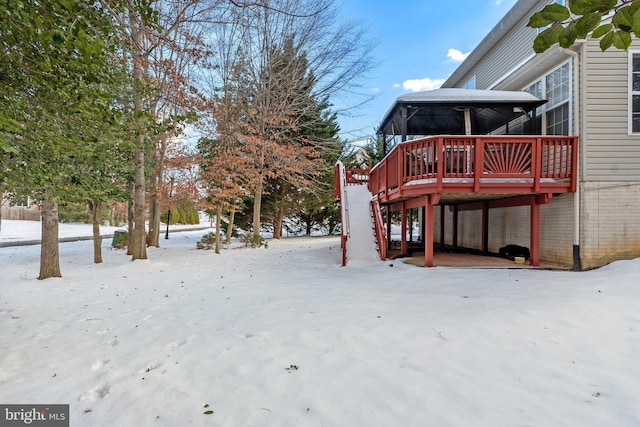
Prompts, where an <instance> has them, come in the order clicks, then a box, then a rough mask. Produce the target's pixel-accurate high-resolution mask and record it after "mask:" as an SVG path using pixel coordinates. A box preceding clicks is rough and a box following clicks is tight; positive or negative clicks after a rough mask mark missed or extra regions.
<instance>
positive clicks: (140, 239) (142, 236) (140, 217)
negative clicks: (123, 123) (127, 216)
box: [131, 134, 147, 261]
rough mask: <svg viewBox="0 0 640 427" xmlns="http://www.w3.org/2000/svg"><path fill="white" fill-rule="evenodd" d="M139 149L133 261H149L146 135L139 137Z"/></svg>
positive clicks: (132, 249)
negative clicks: (145, 161)
mask: <svg viewBox="0 0 640 427" xmlns="http://www.w3.org/2000/svg"><path fill="white" fill-rule="evenodd" d="M137 139H138V144H139V145H138V149H137V151H136V154H135V165H136V178H135V190H134V194H133V229H132V230H131V234H132V235H131V237H132V240H131V242H132V248H131V260H132V261H135V260H137V259H147V236H146V230H145V227H146V224H145V223H146V215H145V195H146V193H145V179H144V151H142V145H143V144H144V135H142V134H141V135H138V138H137Z"/></svg>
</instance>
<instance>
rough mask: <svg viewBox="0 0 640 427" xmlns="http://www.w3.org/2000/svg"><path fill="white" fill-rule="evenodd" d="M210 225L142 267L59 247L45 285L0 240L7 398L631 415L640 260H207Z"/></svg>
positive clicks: (309, 413) (159, 421)
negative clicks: (536, 265)
mask: <svg viewBox="0 0 640 427" xmlns="http://www.w3.org/2000/svg"><path fill="white" fill-rule="evenodd" d="M64 226H65V225H63V228H64ZM13 227H18V228H20V227H21V226H20V225H19V224H18V222H13V221H3V222H2V232H1V233H0V239H2V238H3V237H2V235H3V234H5V235H9V234H10V233H11V232H12V231H11V229H12V228H13ZM21 233H22V234H24V235H26V234H27V233H26V231H22V232H21ZM204 233H205V231H197V232H196V231H191V232H185V233H179V234H178V233H176V234H174V235H171V238H170V239H169V240H166V241H165V240H162V241H161V244H162V246H163V247H162V248H160V249H156V248H150V249H149V259H148V260H145V261H135V262H131V261H130V259H129V257H127V256H126V255H125V254H124V253H123V252H122V251H115V250H113V251H112V250H108V244H109V243H110V242H107V241H105V251H104V258H105V262H104V263H103V264H101V265H94V264H92V253H91V250H92V249H91V248H92V242H90V241H85V242H76V243H63V244H61V246H60V248H61V268H62V274H63V276H64V277H63V278H61V279H48V280H45V281H38V280H36V279H35V278H36V276H37V274H38V261H39V246H25V247H6V248H0V272H1V274H0V403H49V404H52V403H68V404H70V408H71V426H89V427H91V426H96V427H104V426H125V427H127V426H131V427H137V426H172V427H173V426H210V425H214V426H230V427H236V426H363V427H364V426H366V427H371V426H393V427H396V426H491V427H496V426H572V427H573V426H594V427H595V426H638V425H640V381H638V379H639V378H640V362H639V361H638V360H639V357H640V310H639V309H638V307H640V285H639V284H640V260H633V261H624V262H616V263H614V264H612V265H610V266H607V267H605V268H602V269H599V270H595V271H590V272H584V273H573V272H553V271H536V270H526V269H525V270H505V269H496V270H491V269H482V270H474V269H451V268H432V269H426V268H418V267H414V266H409V265H406V264H403V263H401V262H398V261H394V262H389V261H387V262H380V261H376V260H371V261H370V262H362V261H360V262H357V263H353V265H350V266H347V267H340V266H339V265H340V240H339V238H337V237H335V238H334V237H329V238H326V237H325V238H323V237H315V238H288V239H283V240H281V241H272V242H270V243H269V246H268V248H266V249H265V248H264V247H263V248H259V249H249V248H233V249H227V250H225V251H223V253H222V254H220V255H216V254H215V253H213V252H210V251H209V252H205V251H199V250H196V249H195V242H196V241H197V240H198V239H199V238H200V237H201V236H202V234H204ZM352 255H353V254H352ZM353 256H355V255H353ZM208 411H213V413H211V414H206V413H205V412H208Z"/></svg>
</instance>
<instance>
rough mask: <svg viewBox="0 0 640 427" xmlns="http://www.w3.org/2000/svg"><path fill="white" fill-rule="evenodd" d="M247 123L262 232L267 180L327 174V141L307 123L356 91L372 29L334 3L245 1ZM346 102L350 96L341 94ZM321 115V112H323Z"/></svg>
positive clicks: (256, 222)
mask: <svg viewBox="0 0 640 427" xmlns="http://www.w3.org/2000/svg"><path fill="white" fill-rule="evenodd" d="M241 5H242V6H243V12H244V13H243V23H244V25H245V26H246V31H244V32H243V33H242V38H241V39H240V41H239V43H240V50H241V52H242V54H243V55H244V58H245V60H244V62H243V64H244V65H245V68H244V78H245V90H246V92H245V95H244V97H243V98H244V99H245V102H246V105H245V109H246V110H245V111H246V119H245V121H244V124H245V125H246V128H245V130H244V134H243V140H245V141H246V147H245V149H246V151H247V153H248V155H249V156H250V157H251V158H252V159H253V173H252V174H251V176H250V177H251V189H252V191H253V194H254V211H253V232H254V233H255V234H257V233H259V230H260V219H261V208H262V206H261V200H262V196H263V192H264V188H265V187H264V185H265V180H266V179H268V178H282V179H284V180H286V181H287V182H290V183H292V184H294V186H296V187H301V186H308V184H309V181H311V180H314V179H315V178H316V177H318V176H319V175H320V172H321V170H322V167H323V164H322V160H321V159H322V152H323V151H324V150H326V149H328V145H327V144H326V142H327V141H326V140H323V139H322V138H320V139H315V138H313V137H310V136H309V135H305V137H304V139H302V140H301V138H299V136H300V127H301V123H302V122H305V125H306V126H309V125H310V124H309V123H308V119H309V117H312V116H313V114H314V113H315V112H317V111H315V110H317V107H318V105H319V104H321V103H323V102H329V101H330V100H336V99H340V97H344V96H345V95H346V96H352V95H353V94H354V93H355V92H357V90H358V88H360V87H361V86H360V84H361V83H362V82H363V79H364V78H365V77H366V73H367V72H368V71H370V69H371V68H372V67H373V65H374V62H373V61H372V59H371V58H370V56H368V52H369V51H370V48H371V45H370V42H369V41H368V38H367V37H366V30H365V29H364V28H363V27H362V26H360V25H358V24H354V23H341V22H339V21H337V19H336V16H339V14H338V13H337V11H336V9H335V7H334V6H333V2H331V1H326V0H303V1H297V0H264V1H261V2H256V3H250V4H247V3H245V4H241ZM342 100H343V101H344V98H343V99H342ZM317 117H320V115H317Z"/></svg>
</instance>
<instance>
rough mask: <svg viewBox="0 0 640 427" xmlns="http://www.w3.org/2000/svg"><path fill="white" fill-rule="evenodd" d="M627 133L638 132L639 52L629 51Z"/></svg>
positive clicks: (639, 111)
mask: <svg viewBox="0 0 640 427" xmlns="http://www.w3.org/2000/svg"><path fill="white" fill-rule="evenodd" d="M629 57H630V60H629V71H630V73H629V133H630V134H637V133H640V52H629Z"/></svg>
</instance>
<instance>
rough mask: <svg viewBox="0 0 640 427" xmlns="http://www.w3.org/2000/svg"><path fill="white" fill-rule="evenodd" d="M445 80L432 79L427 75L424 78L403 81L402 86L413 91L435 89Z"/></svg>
mask: <svg viewBox="0 0 640 427" xmlns="http://www.w3.org/2000/svg"><path fill="white" fill-rule="evenodd" d="M444 81H445V79H430V78H429V77H425V78H424V79H414V80H405V81H404V82H402V88H403V89H404V90H410V91H411V92H420V91H423V90H434V89H439V88H440V86H442V83H444Z"/></svg>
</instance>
